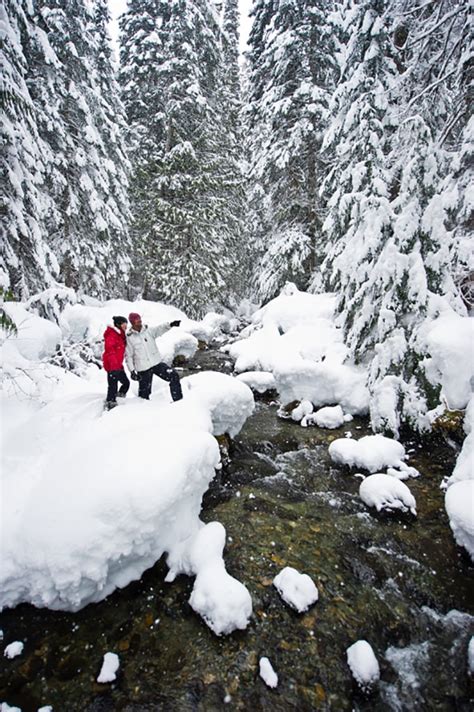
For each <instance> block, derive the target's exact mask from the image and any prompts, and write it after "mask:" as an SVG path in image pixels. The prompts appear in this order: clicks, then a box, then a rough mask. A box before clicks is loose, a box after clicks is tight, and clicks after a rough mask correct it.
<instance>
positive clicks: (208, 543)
mask: <svg viewBox="0 0 474 712" xmlns="http://www.w3.org/2000/svg"><path fill="white" fill-rule="evenodd" d="M224 546H225V529H224V527H223V526H222V524H219V522H210V523H209V524H207V525H206V526H204V527H203V528H202V529H201V530H200V532H199V533H198V534H197V536H196V538H195V540H194V542H193V543H192V546H191V550H190V553H189V561H190V565H191V568H192V570H193V571H194V572H195V573H196V580H195V582H194V588H193V591H192V593H191V597H190V599H189V603H190V605H191V608H193V610H195V611H196V613H199V615H201V616H202V617H203V618H204V620H205V621H206V623H207V625H208V626H209V627H210V628H211V630H213V631H214V633H216V635H222V634H228V633H232V631H234V630H236V629H240V630H244V629H245V628H246V627H247V625H248V622H249V619H250V616H251V615H252V599H251V598H250V594H249V592H248V591H247V589H246V588H245V586H244V585H243V584H242V583H240V581H237V579H235V578H234V577H233V576H230V574H228V573H227V571H226V569H225V564H224V560H223V557H222V554H223V551H224Z"/></svg>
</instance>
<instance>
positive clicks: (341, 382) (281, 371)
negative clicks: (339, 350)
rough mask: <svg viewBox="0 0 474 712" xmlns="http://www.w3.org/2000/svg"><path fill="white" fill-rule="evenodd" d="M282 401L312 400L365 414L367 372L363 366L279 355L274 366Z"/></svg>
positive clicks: (314, 403)
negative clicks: (287, 357)
mask: <svg viewBox="0 0 474 712" xmlns="http://www.w3.org/2000/svg"><path fill="white" fill-rule="evenodd" d="M273 374H274V376H275V381H276V386H277V390H278V393H279V396H280V400H281V402H282V403H291V401H293V400H309V401H311V403H313V405H314V406H316V407H318V406H324V405H334V404H338V405H340V406H341V407H342V408H343V410H344V411H345V412H347V413H350V414H351V415H364V414H365V413H367V412H368V408H369V392H368V390H367V385H366V381H367V374H366V372H365V370H364V369H361V368H359V367H356V366H349V365H345V364H339V363H334V362H330V361H329V360H328V359H326V360H325V361H324V362H322V363H315V362H313V361H309V360H305V359H302V358H296V357H293V358H291V359H285V358H283V357H281V358H279V360H278V363H277V364H276V365H275V367H274V369H273Z"/></svg>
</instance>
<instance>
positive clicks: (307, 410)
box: [290, 400, 313, 423]
mask: <svg viewBox="0 0 474 712" xmlns="http://www.w3.org/2000/svg"><path fill="white" fill-rule="evenodd" d="M312 412H313V404H312V403H311V402H310V401H308V400H302V401H301V403H299V404H298V405H297V406H296V408H293V410H292V411H291V413H290V417H291V419H292V420H294V421H295V423H299V422H300V421H301V420H303V418H307V417H308V415H311V413H312Z"/></svg>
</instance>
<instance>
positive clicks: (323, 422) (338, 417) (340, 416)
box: [301, 405, 352, 430]
mask: <svg viewBox="0 0 474 712" xmlns="http://www.w3.org/2000/svg"><path fill="white" fill-rule="evenodd" d="M350 417H351V418H352V416H350ZM345 422H346V418H345V417H344V411H343V410H342V408H341V406H340V405H334V406H329V405H328V406H326V407H325V408H320V409H319V410H317V411H316V413H313V414H312V415H311V416H310V418H307V419H306V421H305V422H304V423H303V421H302V422H301V425H303V426H305V425H313V424H314V425H317V426H318V427H319V428H328V429H329V430H334V429H335V428H340V427H341V425H344V423H345Z"/></svg>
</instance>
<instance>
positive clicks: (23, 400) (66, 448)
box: [0, 301, 254, 633]
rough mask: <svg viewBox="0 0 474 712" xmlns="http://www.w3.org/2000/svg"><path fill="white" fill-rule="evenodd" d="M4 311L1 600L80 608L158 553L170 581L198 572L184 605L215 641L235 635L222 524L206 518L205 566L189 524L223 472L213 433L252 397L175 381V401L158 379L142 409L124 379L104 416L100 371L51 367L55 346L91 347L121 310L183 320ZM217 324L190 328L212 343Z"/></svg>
mask: <svg viewBox="0 0 474 712" xmlns="http://www.w3.org/2000/svg"><path fill="white" fill-rule="evenodd" d="M7 310H8V313H9V314H10V316H11V317H12V318H13V319H14V321H15V322H16V324H17V325H18V333H17V334H16V335H14V334H9V335H8V337H7V338H6V339H5V340H4V343H3V347H2V351H3V354H2V356H3V365H4V386H5V387H4V392H3V394H2V418H3V422H2V436H3V462H2V494H3V498H2V503H3V516H2V536H1V546H2V552H1V554H2V555H1V558H2V570H1V573H0V605H1V606H2V607H3V606H15V605H17V604H18V603H20V602H22V601H27V602H30V603H33V604H34V605H36V606H40V607H41V606H47V607H49V608H53V609H62V610H77V609H79V608H82V607H83V606H85V605H87V604H88V603H90V602H93V601H99V600H101V599H103V598H105V597H106V596H107V595H108V594H109V593H111V592H112V591H113V590H114V589H115V588H117V587H123V586H126V585H127V584H128V583H129V582H130V581H132V580H135V579H139V578H140V577H141V575H142V573H143V572H144V571H145V570H146V569H147V568H149V567H150V566H152V565H153V564H154V563H155V562H156V561H157V560H158V559H159V558H160V557H161V555H162V554H163V553H165V552H166V553H167V555H168V557H169V560H170V566H172V569H173V572H174V575H175V574H176V573H179V572H180V571H181V570H186V571H187V572H188V573H192V574H194V575H196V581H195V587H194V590H193V593H192V596H191V605H192V606H193V607H194V608H195V610H197V611H198V612H199V613H200V614H201V615H202V616H203V617H204V618H205V620H206V622H207V623H208V624H209V625H210V627H211V628H212V629H213V630H215V632H216V633H228V632H231V631H232V630H233V629H234V628H235V627H238V628H244V627H245V626H246V625H247V622H248V619H249V617H250V615H251V611H252V604H251V599H250V596H249V594H248V592H247V590H246V589H245V587H244V586H243V584H241V583H240V582H238V581H236V580H235V579H233V578H232V577H230V576H229V575H228V574H227V572H226V571H225V566H224V562H223V559H222V551H223V548H224V542H225V530H224V528H223V527H222V526H221V525H218V524H217V523H215V524H216V526H217V528H218V531H219V537H218V541H217V544H216V545H215V546H214V549H213V556H212V560H211V559H209V558H206V557H203V556H202V557H199V556H198V555H197V554H196V546H197V545H198V544H197V542H200V541H201V540H202V539H203V537H204V539H205V540H206V542H207V543H206V545H209V536H205V533H206V532H209V531H214V530H213V529H212V525H211V524H208V525H207V526H206V527H204V525H203V524H202V523H201V522H200V519H199V512H200V508H201V499H202V496H203V494H204V492H205V491H206V489H207V488H208V486H209V483H210V481H211V480H212V478H213V477H214V475H215V472H216V468H219V467H220V455H219V448H218V445H217V441H216V439H215V437H214V436H215V435H219V434H222V433H224V432H227V433H229V434H230V435H231V436H234V435H235V434H236V433H237V432H238V431H239V430H240V428H241V427H242V425H243V423H244V422H245V420H246V418H247V417H248V416H249V415H250V414H251V412H252V411H253V408H254V401H253V396H252V393H251V390H250V389H249V388H248V386H246V385H245V384H244V383H242V382H240V381H237V380H236V379H234V378H232V377H230V376H225V375H223V374H219V373H213V372H209V373H200V374H198V375H196V376H191V377H189V378H185V379H183V381H182V383H183V392H184V398H183V400H182V401H179V402H177V403H172V402H171V398H170V393H169V388H168V384H167V383H165V382H164V381H160V380H159V379H155V381H154V386H153V395H152V398H151V400H150V401H143V400H141V399H138V398H137V397H136V385H135V383H132V388H131V392H130V393H129V395H128V397H127V398H126V399H124V400H123V401H119V407H117V408H115V409H114V410H113V411H110V412H104V409H103V402H104V396H105V390H106V378H105V374H104V371H102V370H99V369H98V368H97V366H96V365H95V364H90V365H89V366H87V364H85V363H83V367H82V371H81V375H80V376H79V375H75V374H74V373H72V372H70V371H66V370H65V369H64V368H62V367H61V366H60V365H55V364H54V363H51V359H53V357H54V355H55V353H56V346H57V344H59V342H60V341H61V338H62V337H63V336H67V337H69V338H70V339H71V338H72V339H74V338H77V339H86V340H88V341H89V343H93V341H94V340H96V339H98V338H99V337H100V335H101V333H102V332H103V330H104V328H105V326H106V325H107V323H108V322H110V320H111V317H112V316H113V315H116V314H124V315H128V313H129V312H130V311H139V312H141V313H143V314H144V315H145V318H146V319H147V321H149V323H150V324H156V323H161V322H163V321H170V320H172V319H175V318H183V315H182V314H181V313H180V312H178V311H177V310H175V309H174V308H172V307H167V306H165V305H160V304H154V305H151V304H150V303H143V302H142V303H138V304H133V303H127V302H121V301H120V302H111V303H106V304H99V305H97V304H95V303H92V304H90V305H85V304H81V305H79V304H75V305H71V306H68V307H66V309H65V310H64V312H63V313H62V315H61V319H60V324H61V328H60V327H59V326H57V325H55V324H53V323H52V322H50V321H47V320H45V319H42V318H40V317H38V316H35V315H32V314H29V313H28V312H27V311H25V309H24V308H23V307H22V306H21V305H16V304H15V305H14V304H8V305H7ZM183 322H184V325H185V324H186V320H185V319H184V318H183ZM220 323H221V322H219V320H217V319H215V318H213V319H208V320H205V321H204V323H203V324H197V325H196V324H194V325H193V327H192V328H193V330H194V331H199V329H200V328H201V327H202V331H203V332H204V331H206V333H207V335H208V338H211V334H212V333H215V328H218V327H219V324H220ZM216 324H217V326H215V325H216ZM61 330H62V331H61ZM173 331H174V332H175V333H177V334H178V335H179V332H182V334H184V335H185V336H186V338H187V342H188V343H190V339H193V340H194V341H195V340H196V339H195V337H194V336H192V335H190V334H186V332H185V331H182V330H181V329H175V330H173ZM185 340H186V339H185ZM177 341H179V342H180V343H182V342H183V337H182V336H180V338H179V339H178V340H177ZM168 353H169V354H170V355H172V353H173V347H171V348H170V349H169V350H168ZM210 527H211V529H209V528H210ZM190 557H191V560H192V566H191V567H189V566H187V565H182V566H181V568H180V567H179V565H178V562H179V561H182V562H183V561H187V560H189V559H190ZM171 562H172V563H171Z"/></svg>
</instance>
